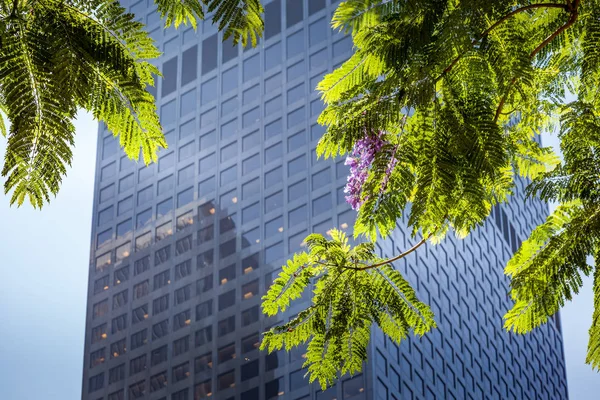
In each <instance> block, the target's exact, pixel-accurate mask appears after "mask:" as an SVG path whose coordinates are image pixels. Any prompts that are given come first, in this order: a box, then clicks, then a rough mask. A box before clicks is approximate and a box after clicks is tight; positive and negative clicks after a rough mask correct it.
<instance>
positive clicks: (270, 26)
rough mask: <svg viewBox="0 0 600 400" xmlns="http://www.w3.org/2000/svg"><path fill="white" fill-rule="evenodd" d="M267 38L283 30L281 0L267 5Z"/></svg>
mask: <svg viewBox="0 0 600 400" xmlns="http://www.w3.org/2000/svg"><path fill="white" fill-rule="evenodd" d="M264 8H265V33H264V35H265V40H266V39H269V38H271V37H273V36H275V35H277V34H278V33H279V32H281V0H275V1H273V2H272V3H269V4H267V5H265V7H264Z"/></svg>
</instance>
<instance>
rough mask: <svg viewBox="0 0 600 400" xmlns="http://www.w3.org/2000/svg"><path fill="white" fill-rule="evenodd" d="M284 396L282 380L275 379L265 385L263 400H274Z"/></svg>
mask: <svg viewBox="0 0 600 400" xmlns="http://www.w3.org/2000/svg"><path fill="white" fill-rule="evenodd" d="M283 394H285V386H284V380H283V378H277V379H274V380H272V381H270V382H267V383H266V384H265V400H271V399H275V398H277V397H279V396H282V395H283Z"/></svg>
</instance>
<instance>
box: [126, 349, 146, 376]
mask: <svg viewBox="0 0 600 400" xmlns="http://www.w3.org/2000/svg"><path fill="white" fill-rule="evenodd" d="M146 367H147V365H146V355H145V354H142V355H141V356H139V357H136V358H134V359H133V360H131V361H130V362H129V375H130V376H131V375H133V374H137V373H138V372H142V371H144V370H145V369H146Z"/></svg>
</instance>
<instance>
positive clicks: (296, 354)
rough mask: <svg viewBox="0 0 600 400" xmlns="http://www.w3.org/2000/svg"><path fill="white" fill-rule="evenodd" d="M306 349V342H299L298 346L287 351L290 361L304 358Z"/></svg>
mask: <svg viewBox="0 0 600 400" xmlns="http://www.w3.org/2000/svg"><path fill="white" fill-rule="evenodd" d="M307 351H308V345H307V344H306V343H304V344H301V345H300V346H297V347H294V348H293V349H290V351H289V354H290V362H294V361H299V360H305V359H306V353H307Z"/></svg>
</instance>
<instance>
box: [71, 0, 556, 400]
mask: <svg viewBox="0 0 600 400" xmlns="http://www.w3.org/2000/svg"><path fill="white" fill-rule="evenodd" d="M332 1H333V0H304V1H302V0H271V1H264V6H265V13H266V16H265V20H266V28H265V32H264V39H263V40H261V43H260V45H259V46H258V47H257V48H248V49H241V48H239V47H233V46H232V45H231V42H229V41H227V42H225V43H222V40H221V34H220V33H218V32H217V29H216V28H215V27H214V26H213V25H211V24H210V22H208V23H203V24H201V25H200V26H199V28H198V30H197V31H194V30H192V29H188V28H185V27H182V28H180V29H179V30H174V29H167V30H164V29H163V28H162V25H161V21H160V18H159V16H158V15H157V14H156V12H155V11H154V6H153V2H152V1H151V0H150V1H148V0H141V1H137V2H131V1H130V2H125V3H126V5H127V6H129V7H130V8H131V11H132V12H134V13H135V14H136V16H138V17H139V19H140V20H142V21H144V22H145V23H146V24H147V26H148V30H149V31H150V32H151V35H152V36H153V37H154V38H155V40H156V42H157V44H158V45H159V46H160V49H161V50H162V51H163V52H164V55H163V56H162V57H161V58H160V60H158V62H157V65H159V67H160V68H161V70H162V71H163V74H164V79H162V80H161V81H160V82H159V83H158V85H157V88H156V89H155V94H156V97H157V104H158V108H159V111H160V115H161V119H162V123H163V126H164V130H165V133H166V137H167V141H168V143H169V148H168V149H167V150H162V151H161V152H160V157H159V161H158V163H155V164H152V165H150V166H147V167H146V166H144V165H143V164H142V163H139V164H136V163H134V162H131V161H129V160H128V159H127V158H126V157H124V155H123V152H122V151H121V150H120V149H119V147H118V142H117V141H116V140H115V139H114V138H113V137H112V136H111V134H110V133H109V132H107V131H106V130H105V129H104V127H103V126H100V128H99V137H98V154H97V170H96V184H95V198H94V202H95V203H94V217H93V228H92V232H93V234H92V240H91V242H92V250H91V255H90V277H89V293H88V308H87V320H86V340H85V343H86V345H85V359H84V374H83V392H82V398H83V399H89V400H124V399H127V400H133V399H150V400H163V399H164V400H192V399H194V400H200V399H205V398H216V399H219V400H221V399H223V400H229V399H232V400H257V399H260V400H263V399H275V398H280V399H282V400H283V399H290V400H296V399H306V400H308V399H318V400H333V399H344V400H367V399H382V400H383V399H389V400H392V399H396V400H402V399H488V398H489V399H566V398H567V390H566V388H567V386H566V378H565V365H564V359H563V354H562V351H563V350H562V339H561V331H560V326H559V319H553V320H552V321H551V322H549V323H548V324H547V325H545V326H543V327H542V328H541V329H539V330H537V331H536V332H534V333H533V334H531V335H528V336H525V337H517V336H515V335H512V334H508V333H506V332H504V331H503V329H502V315H503V313H504V311H505V310H507V309H508V308H509V307H510V302H509V300H508V298H507V295H506V293H507V287H508V283H507V280H506V278H505V277H504V276H503V267H504V265H505V263H506V261H507V259H508V258H509V257H510V255H511V254H512V252H513V251H514V250H515V248H516V247H517V246H518V243H519V241H520V240H521V239H522V238H524V237H526V236H527V234H528V232H529V231H530V230H531V229H532V228H533V227H534V226H535V225H536V224H538V223H539V222H540V221H541V220H542V218H543V217H544V215H545V214H546V212H547V207H546V206H545V205H543V204H541V203H538V202H528V203H525V202H524V201H523V200H524V199H523V195H522V192H523V190H522V189H523V183H522V182H521V183H520V187H519V188H518V191H517V192H518V193H517V194H516V195H515V199H514V200H513V201H512V202H511V203H510V204H509V205H505V206H502V207H500V208H497V209H495V210H494V213H493V216H492V217H491V218H490V221H489V222H488V223H487V224H486V225H485V226H484V227H482V228H480V229H478V230H477V231H476V232H475V233H474V234H473V235H471V236H470V237H469V238H467V239H466V240H454V239H452V238H450V239H448V240H447V241H445V242H444V243H443V244H442V245H439V246H435V247H433V246H426V247H423V248H421V249H419V251H417V252H415V253H413V254H412V255H411V256H410V257H407V258H405V259H403V260H401V262H399V263H397V268H399V269H401V270H402V272H403V273H404V274H405V276H406V277H407V278H408V279H409V281H410V282H411V283H412V284H413V285H414V286H415V288H416V289H417V290H418V292H419V294H420V296H421V298H422V300H424V301H427V302H429V303H430V304H431V305H432V307H433V309H434V311H435V312H436V316H437V322H438V325H439V328H438V329H437V330H435V331H434V332H432V333H430V334H428V335H426V336H425V337H423V338H420V339H416V338H411V339H410V340H406V341H405V342H403V344H402V345H401V346H400V347H399V348H398V347H397V346H396V345H395V344H393V343H392V342H390V341H389V340H386V338H385V337H384V336H383V335H382V334H381V332H380V331H378V330H374V332H373V340H372V342H371V345H370V349H369V353H370V357H369V362H368V363H367V364H366V365H365V368H364V371H363V373H362V374H360V375H358V376H354V377H352V378H349V377H344V378H342V379H340V380H339V382H338V383H337V384H336V385H335V386H334V387H332V388H329V389H327V390H326V391H321V390H320V388H318V387H317V386H316V385H309V384H308V383H307V380H306V379H305V378H304V377H303V376H304V373H305V371H304V370H303V369H302V363H303V351H302V349H298V350H297V351H293V352H291V353H285V352H279V353H274V354H271V355H267V354H265V353H261V352H259V350H258V349H257V346H258V343H259V340H260V332H262V331H264V330H266V329H267V328H268V327H270V326H272V325H273V324H276V323H278V322H282V321H284V320H286V319H288V318H289V316H291V315H293V314H295V313H297V312H298V311H299V310H301V309H302V308H304V307H306V306H307V304H308V299H307V300H305V301H304V302H299V303H298V304H296V305H295V306H294V307H293V308H292V309H291V310H289V312H288V313H286V314H285V315H282V316H280V317H279V319H275V318H270V319H267V318H265V317H264V316H263V315H262V314H261V312H260V297H261V296H262V294H263V293H264V292H265V290H266V289H267V288H268V286H269V285H270V283H271V282H272V279H273V277H274V276H276V274H277V273H278V270H279V268H280V265H282V264H283V263H284V262H285V260H286V258H287V257H288V256H289V255H290V254H291V253H294V252H296V251H298V250H300V249H302V244H301V243H302V240H303V239H304V237H305V236H306V235H307V234H308V233H310V232H311V231H314V232H320V233H326V232H327V231H328V230H329V229H331V228H333V227H337V228H339V229H343V230H346V231H349V230H351V229H352V226H353V222H354V218H355V213H354V211H352V210H351V209H350V208H349V206H348V205H347V204H346V203H345V201H344V194H343V187H344V184H345V182H346V175H347V172H348V170H347V167H346V166H344V163H343V160H337V161H331V160H327V161H324V160H317V159H316V157H315V151H314V149H315V147H316V144H317V142H318V139H319V137H320V136H321V135H322V133H323V127H321V126H319V125H317V123H316V119H317V116H318V115H319V113H320V112H321V110H322V109H323V104H322V102H321V100H320V98H319V95H318V93H316V92H315V91H314V90H313V88H314V87H315V86H316V84H317V82H319V80H320V79H321V77H322V76H323V74H324V73H326V72H327V71H330V70H332V69H333V68H335V67H337V66H339V65H340V64H341V63H342V62H343V61H344V60H345V59H347V58H348V56H349V55H350V54H351V52H352V43H351V39H350V38H349V37H348V36H344V35H343V34H341V33H338V32H333V31H332V30H331V29H330V25H329V22H330V20H331V16H332V12H333V10H334V9H335V7H336V5H337V3H336V2H333V4H332V3H331V2H332ZM402 226H403V221H399V227H402ZM412 243H413V241H412V239H411V238H410V237H409V235H408V234H406V231H405V230H403V229H402V228H400V229H398V230H396V232H395V234H394V235H393V237H392V238H390V239H389V240H387V241H385V242H381V243H380V244H379V246H380V247H379V250H380V251H381V253H382V254H385V255H391V254H397V253H398V252H399V251H402V250H403V249H406V248H408V247H409V246H410V245H411V244H412Z"/></svg>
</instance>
